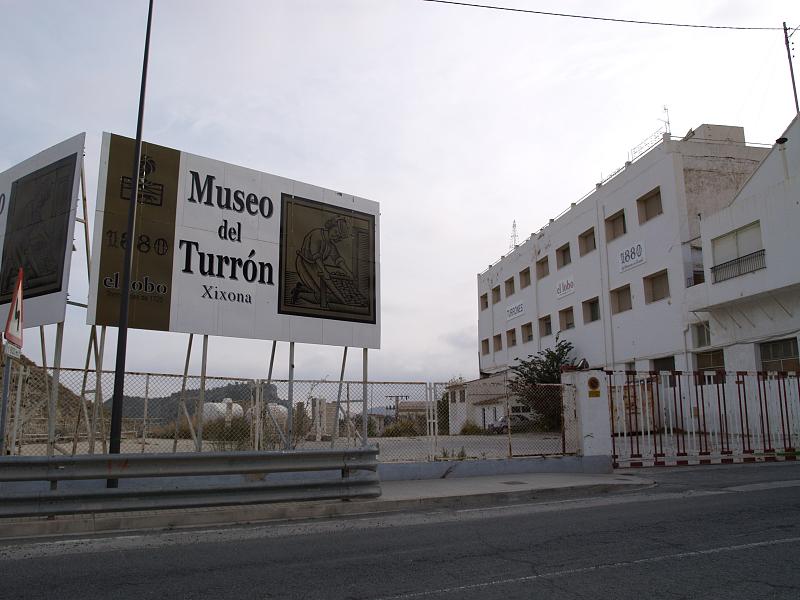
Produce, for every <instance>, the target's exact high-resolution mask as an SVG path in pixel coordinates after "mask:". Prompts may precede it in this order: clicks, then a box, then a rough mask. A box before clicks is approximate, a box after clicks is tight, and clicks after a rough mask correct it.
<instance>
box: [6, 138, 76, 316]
mask: <svg viewBox="0 0 800 600" xmlns="http://www.w3.org/2000/svg"><path fill="white" fill-rule="evenodd" d="M84 138H85V134H83V133H81V134H79V135H76V136H75V137H72V138H70V139H68V140H65V141H63V142H61V143H60V144H56V145H55V146H53V147H51V148H48V149H47V150H44V151H42V152H40V153H39V154H37V155H35V156H32V157H30V158H28V159H27V160H24V161H23V162H21V163H19V164H18V165H15V166H13V167H11V168H10V169H8V170H7V171H3V172H2V173H0V315H2V318H5V315H6V313H7V312H8V305H9V302H11V296H12V294H13V291H14V284H15V283H16V281H17V274H18V272H19V269H20V267H21V268H22V269H23V271H24V280H23V295H24V298H25V322H24V326H25V327H38V326H39V325H49V324H51V323H60V322H62V321H63V320H64V316H65V313H66V307H67V288H68V286H69V267H70V258H71V256H72V236H73V234H74V231H75V215H76V211H77V206H78V190H79V187H78V186H79V182H80V173H81V165H82V164H83V144H84Z"/></svg>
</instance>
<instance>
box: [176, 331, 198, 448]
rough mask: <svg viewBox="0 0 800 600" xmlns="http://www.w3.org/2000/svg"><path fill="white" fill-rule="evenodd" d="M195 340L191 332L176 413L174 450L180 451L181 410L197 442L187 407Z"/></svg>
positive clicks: (193, 438)
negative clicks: (187, 386)
mask: <svg viewBox="0 0 800 600" xmlns="http://www.w3.org/2000/svg"><path fill="white" fill-rule="evenodd" d="M193 341H194V334H193V333H190V334H189V345H188V346H187V347H186V362H185V363H184V365H183V380H182V382H181V397H180V401H179V402H178V414H177V415H175V439H174V440H173V441H172V451H173V452H177V451H178V427H179V426H180V422H181V410H182V411H183V415H184V416H185V417H186V423H187V424H188V426H189V433H190V434H191V436H192V441H193V442H194V443H195V444H196V443H197V436H196V435H195V433H194V426H193V425H192V418H191V417H190V416H189V410H188V409H187V408H186V379H187V378H188V377H189V359H190V358H191V357H192V342H193Z"/></svg>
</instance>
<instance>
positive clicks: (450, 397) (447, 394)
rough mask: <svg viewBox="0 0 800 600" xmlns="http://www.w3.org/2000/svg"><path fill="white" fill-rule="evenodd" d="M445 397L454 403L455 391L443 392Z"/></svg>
mask: <svg viewBox="0 0 800 600" xmlns="http://www.w3.org/2000/svg"><path fill="white" fill-rule="evenodd" d="M444 395H445V397H447V398H448V399H449V400H450V404H455V403H456V393H455V392H445V394H444Z"/></svg>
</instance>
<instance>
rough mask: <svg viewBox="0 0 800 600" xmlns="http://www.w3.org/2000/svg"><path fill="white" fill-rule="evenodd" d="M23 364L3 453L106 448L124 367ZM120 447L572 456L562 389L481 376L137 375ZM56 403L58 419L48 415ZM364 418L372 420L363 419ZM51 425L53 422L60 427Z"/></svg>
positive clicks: (14, 382) (384, 455) (417, 457)
mask: <svg viewBox="0 0 800 600" xmlns="http://www.w3.org/2000/svg"><path fill="white" fill-rule="evenodd" d="M58 381H59V383H58V389H57V390H56V394H55V395H56V396H57V398H56V401H55V404H54V406H52V407H51V400H52V398H53V395H54V394H53V391H54V390H53V388H52V386H53V384H54V382H55V379H54V377H53V370H52V369H48V370H46V371H45V370H44V369H43V368H41V367H38V366H36V365H34V364H32V363H29V362H18V361H15V362H14V365H13V368H12V378H11V386H10V389H11V393H10V397H9V405H8V418H7V424H6V436H5V445H6V448H5V449H4V450H5V453H7V454H12V455H46V454H48V453H59V454H67V455H75V454H101V453H106V452H107V451H108V437H109V429H110V420H111V398H112V391H113V385H114V373H113V372H111V371H104V372H102V373H97V372H95V371H91V370H90V371H84V370H82V369H61V370H60V374H59V377H58ZM124 393H125V400H124V404H123V413H122V443H121V451H122V452H124V453H134V452H141V453H145V452H157V453H164V452H200V451H243V450H278V449H287V448H305V449H321V448H341V447H353V446H361V445H363V444H365V443H370V444H373V443H377V444H378V445H379V447H380V460H381V461H383V462H401V461H402V462H417V461H432V460H464V459H483V458H507V457H510V456H530V455H549V454H569V453H574V452H575V448H576V440H575V439H574V438H575V423H574V416H570V415H574V395H573V396H571V399H572V400H571V401H572V403H573V407H572V408H570V407H569V406H568V403H569V394H565V393H564V392H563V391H562V386H559V385H556V386H541V391H540V394H541V397H540V398H537V399H536V400H535V401H534V402H532V403H531V402H528V403H526V402H522V401H520V399H518V398H516V397H514V396H513V395H511V394H510V393H509V392H508V382H507V381H506V380H505V378H494V379H481V380H477V381H473V382H451V383H450V384H444V383H425V382H367V383H364V382H361V381H342V382H339V381H326V380H322V381H306V380H295V381H292V382H289V381H286V380H273V381H270V382H268V381H264V380H252V379H237V378H224V377H206V378H205V385H203V380H202V379H201V378H200V377H198V376H188V377H185V378H184V377H183V376H182V375H168V374H156V373H127V374H126V378H125V390H124ZM51 410H52V413H53V418H52V419H51V418H50V414H51ZM365 415H366V418H365ZM565 415H567V416H565ZM51 426H52V431H51Z"/></svg>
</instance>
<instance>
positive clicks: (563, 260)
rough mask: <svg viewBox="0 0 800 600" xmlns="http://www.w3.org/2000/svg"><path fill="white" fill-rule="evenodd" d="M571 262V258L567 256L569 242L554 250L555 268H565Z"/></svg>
mask: <svg viewBox="0 0 800 600" xmlns="http://www.w3.org/2000/svg"><path fill="white" fill-rule="evenodd" d="M571 262H572V257H571V256H570V254H569V242H567V243H566V244H564V245H563V246H561V248H559V249H558V250H556V267H558V268H559V269H560V268H561V267H566V266H567V265H568V264H569V263H571Z"/></svg>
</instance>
